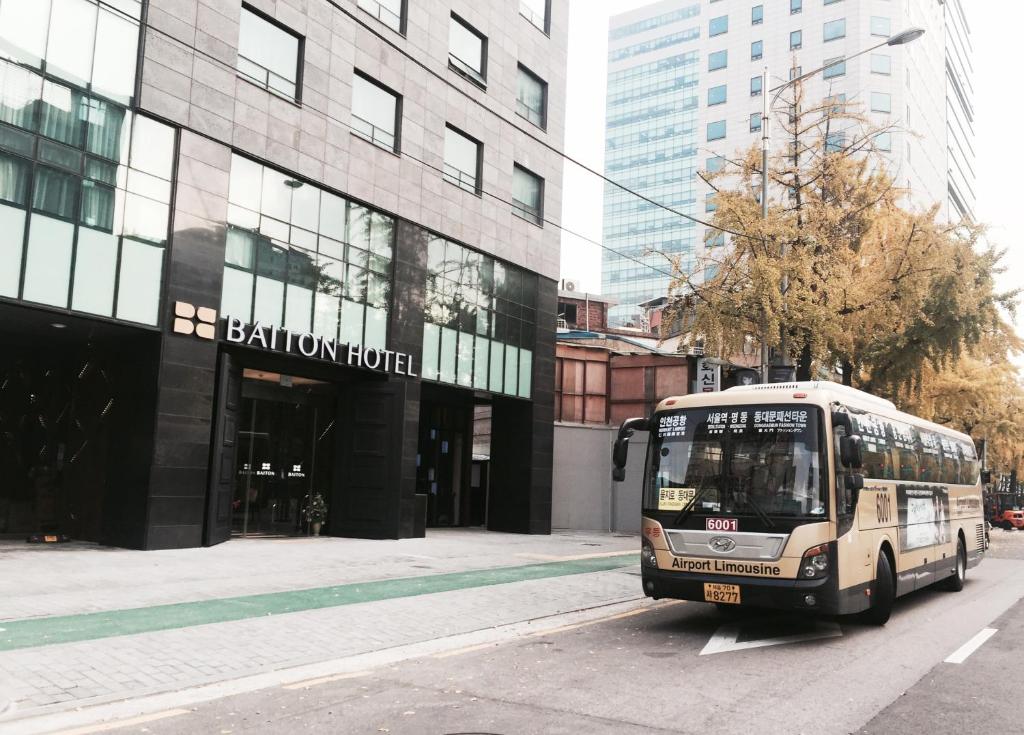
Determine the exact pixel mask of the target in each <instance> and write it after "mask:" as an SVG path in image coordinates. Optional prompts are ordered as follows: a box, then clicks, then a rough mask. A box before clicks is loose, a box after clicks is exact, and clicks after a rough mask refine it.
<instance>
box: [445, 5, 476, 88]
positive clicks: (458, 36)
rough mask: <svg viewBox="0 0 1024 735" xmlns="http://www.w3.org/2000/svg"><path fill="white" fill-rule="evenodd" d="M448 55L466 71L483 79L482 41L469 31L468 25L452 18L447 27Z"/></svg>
mask: <svg viewBox="0 0 1024 735" xmlns="http://www.w3.org/2000/svg"><path fill="white" fill-rule="evenodd" d="M449 30H450V36H449V42H450V46H449V53H450V55H451V57H452V59H453V60H455V61H457V62H461V65H462V66H464V67H466V69H467V70H468V71H471V72H474V74H475V76H477V77H479V78H480V79H483V76H484V39H483V37H482V36H480V35H478V34H477V33H475V32H474V31H473V30H471V29H470V27H469V25H468V24H466V23H464V22H463V21H461V20H459V19H458V18H456V17H455V16H452V18H451V23H450V26H449Z"/></svg>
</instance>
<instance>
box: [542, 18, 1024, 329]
mask: <svg viewBox="0 0 1024 735" xmlns="http://www.w3.org/2000/svg"><path fill="white" fill-rule="evenodd" d="M649 2H650V0H570V2H569V62H568V95H567V98H566V136H565V137H566V139H565V151H566V153H567V154H568V155H569V156H570V157H572V158H574V159H576V160H577V161H579V162H580V163H582V164H584V165H586V166H588V167H590V168H592V169H594V170H596V171H603V170H604V104H605V81H606V67H607V62H606V59H607V55H608V54H607V49H608V18H609V17H610V16H611V15H614V14H617V13H621V12H625V11H627V10H632V9H634V8H638V7H642V6H644V5H646V4H649ZM963 2H964V8H965V11H966V13H967V18H968V23H969V25H970V27H971V43H972V45H973V48H974V106H975V118H974V122H975V154H976V170H975V174H976V190H975V193H976V195H977V206H976V215H977V218H978V220H979V221H981V222H985V223H986V224H987V225H988V226H989V233H988V238H989V240H990V241H991V242H993V243H994V244H997V245H998V246H1000V247H1002V248H1005V249H1006V250H1007V254H1006V256H1005V259H1004V265H1005V267H1006V272H1005V273H1003V274H1002V275H1001V276H1000V278H999V286H1000V287H1001V288H1002V289H1005V290H1009V289H1012V288H1017V287H1024V216H1022V215H1021V214H1018V213H1017V212H1016V211H1015V210H1016V209H1018V208H1020V207H1021V204H1022V201H1021V196H1020V191H1021V190H1022V189H1024V183H1022V182H1024V145H1021V143H1020V140H1021V135H1020V130H1019V128H1020V121H1021V119H1022V117H1024V97H1022V95H1021V93H1020V91H1019V88H1018V86H1019V85H1017V83H1016V82H1015V76H1014V74H1013V73H1012V65H1011V67H1009V68H1008V66H1007V60H1008V59H1013V58H1014V57H1015V50H1016V49H1017V47H1018V46H1019V44H1020V38H1019V35H1020V28H1022V27H1024V2H1019V0H1016V1H1014V2H1007V1H1006V0H1002V1H997V0H963ZM563 191H564V192H565V193H564V196H563V203H562V226H563V228H564V229H563V233H562V278H571V279H574V280H577V281H580V282H581V286H582V288H583V289H584V290H586V291H588V292H590V293H599V292H600V290H601V247H600V245H598V244H594V242H588V240H590V241H595V242H596V243H600V241H601V208H602V192H603V185H602V181H601V180H600V179H599V178H598V177H596V176H594V175H593V174H590V173H587V172H585V171H583V170H582V169H581V168H580V167H578V166H576V165H574V164H573V163H570V162H568V161H567V162H566V164H565V177H564V188H563ZM1015 215H1016V216H1015ZM1017 331H1018V332H1019V333H1021V334H1024V314H1022V315H1021V316H1019V317H1018V318H1017Z"/></svg>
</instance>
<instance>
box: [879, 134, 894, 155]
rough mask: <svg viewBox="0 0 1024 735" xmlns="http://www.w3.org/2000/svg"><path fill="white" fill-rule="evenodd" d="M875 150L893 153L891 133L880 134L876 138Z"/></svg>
mask: <svg viewBox="0 0 1024 735" xmlns="http://www.w3.org/2000/svg"><path fill="white" fill-rule="evenodd" d="M875 148H877V149H878V150H880V151H891V150H892V135H890V134H889V133H879V134H878V135H876V136H875Z"/></svg>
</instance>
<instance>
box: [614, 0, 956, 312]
mask: <svg viewBox="0 0 1024 735" xmlns="http://www.w3.org/2000/svg"><path fill="white" fill-rule="evenodd" d="M684 18H685V19H684ZM684 26H685V28H684ZM913 27H919V28H923V29H924V30H925V34H924V36H922V37H921V38H919V39H918V40H916V41H914V42H912V43H909V44H907V45H902V46H886V45H882V46H881V47H880V48H878V49H876V50H874V51H872V52H870V53H867V54H864V55H862V56H858V57H857V58H851V59H849V61H845V59H847V57H852V56H853V55H854V54H856V53H857V52H859V51H862V50H864V49H867V48H869V47H871V46H875V45H877V44H884V42H885V40H886V39H887V38H889V37H890V36H892V35H894V34H896V33H899V32H900V31H902V30H904V29H907V28H913ZM684 38H685V39H686V40H685V41H683V39H684ZM609 39H610V40H609V68H608V74H609V77H608V120H607V123H606V124H607V134H606V171H607V174H608V176H609V177H610V178H612V179H615V180H617V181H621V182H622V183H624V184H626V185H627V186H630V188H634V189H636V190H637V191H638V192H639V193H641V194H644V195H647V196H650V198H651V199H653V200H655V201H658V202H660V203H664V204H668V205H670V206H673V207H674V208H679V209H681V210H682V211H684V212H687V213H690V214H697V215H698V216H700V217H705V218H709V217H710V216H712V215H711V213H712V210H713V203H712V202H710V201H708V200H707V197H708V194H709V193H710V188H709V187H708V186H707V185H705V184H704V183H703V182H702V181H701V180H700V178H699V177H698V176H697V175H696V171H697V170H712V169H714V168H715V167H716V166H717V165H719V162H720V157H722V156H726V155H728V156H732V155H734V154H735V153H736V152H737V151H741V150H746V149H748V148H750V147H751V146H757V145H760V137H761V131H760V125H761V122H760V116H761V109H762V97H761V95H762V94H763V93H764V90H763V89H762V74H763V72H764V68H765V66H766V65H767V66H768V69H769V74H770V78H771V84H770V86H772V87H774V86H776V85H778V84H782V83H784V82H785V81H787V80H789V79H790V78H791V77H792V76H794V75H798V74H800V73H801V72H806V71H810V70H812V69H816V68H818V67H820V66H822V65H824V64H826V63H828V62H831V61H838V62H840V63H836V64H834V65H833V66H831V67H830V68H829V69H828V70H827V71H825V72H824V73H821V74H818V75H816V76H815V77H813V78H811V79H809V80H807V81H806V82H805V84H804V93H805V98H806V99H808V100H813V99H822V100H823V99H825V98H826V97H832V96H835V97H840V98H844V99H845V101H846V102H847V104H849V105H853V106H855V107H856V108H858V109H859V110H860V111H861V112H863V113H864V114H865V115H867V116H868V117H869V118H870V119H871V120H872V121H874V122H877V123H879V124H891V125H893V126H894V129H893V131H892V132H891V133H887V134H884V135H882V136H879V138H878V139H877V140H876V147H877V148H879V149H880V150H881V151H882V152H883V155H884V157H885V160H886V165H887V167H888V170H889V173H890V175H891V176H892V177H893V179H894V180H895V181H896V183H897V184H898V185H900V186H903V187H906V188H907V189H908V190H909V192H910V200H909V203H910V205H911V206H914V207H921V208H923V207H927V206H930V205H931V204H933V203H936V202H937V203H939V204H940V205H941V207H942V212H943V215H944V216H945V217H947V218H949V219H953V220H955V219H959V218H961V217H971V216H972V213H973V208H974V189H973V187H974V172H973V166H974V152H973V143H974V141H973V129H972V118H973V89H972V84H971V74H972V71H971V48H970V31H969V27H968V25H967V21H966V17H965V15H964V11H963V7H962V5H961V2H960V0H945V1H941V0H909V2H906V3H895V2H889V1H888V0H784V1H782V0H780V1H777V2H763V3H756V2H750V1H749V0H747V1H745V2H742V3H741V2H738V0H711V1H709V0H704V1H703V2H702V3H700V5H693V4H690V3H686V2H683V1H682V0H674V1H673V2H661V3H657V4H654V5H650V6H647V7H645V8H642V9H640V10H637V11H634V12H632V13H627V14H623V15H620V16H616V17H615V18H613V19H612V22H611V30H610V34H609ZM681 44H685V48H686V49H687V50H686V52H685V53H686V54H687V55H690V54H692V55H693V56H692V57H690V56H687V58H693V57H696V61H695V62H693V63H691V64H690V65H689V66H688V76H687V77H686V78H685V79H684V78H683V76H682V75H681V74H680V75H677V76H676V77H675V78H674V79H673V81H672V82H669V81H666V80H665V77H664V76H663V72H659V69H661V68H662V66H661V65H664V64H666V63H670V62H668V61H667V60H668V59H669V58H671V57H670V54H673V53H679V50H680V49H682V48H683V47H684V46H683V45H681ZM623 77H626V78H627V79H628V84H627V85H623V81H622V80H623ZM673 83H674V84H676V85H678V91H675V89H673V92H671V93H666V94H665V96H664V97H658V96H657V95H658V94H659V92H660V91H661V90H664V89H667V88H668V87H670V86H672V85H673ZM623 86H625V89H623V88H622V87H623ZM649 96H650V97H653V99H648V97H649ZM783 104H784V100H782V99H780V101H779V103H778V105H777V107H778V106H782V105H783ZM675 106H679V107H680V108H684V107H685V108H686V112H685V113H680V114H685V115H686V122H685V124H683V125H682V126H678V127H674V128H672V129H670V130H666V126H664V125H663V124H662V123H661V122H660V120H661V118H662V116H666V115H669V114H671V113H670V112H669V110H670V109H671V108H674V107H675ZM775 119H777V118H775ZM627 131H628V132H627ZM774 131H775V133H776V134H775V136H774V138H773V145H774V146H775V149H776V150H777V149H778V148H779V147H781V146H782V145H783V143H782V142H781V139H780V136H779V135H778V131H779V127H778V125H777V124H776V125H775V127H774ZM626 146H628V148H627V147H626ZM683 161H685V165H684V164H683V163H682V162H683ZM680 176H682V177H683V178H682V179H681V180H680V178H679V177H680ZM655 191H657V192H659V194H661V196H655V195H654V194H653V192H655ZM604 221H605V245H606V246H607V247H608V248H610V249H612V250H614V251H618V253H621V255H619V254H617V253H615V252H607V251H606V254H605V261H604V268H603V287H604V289H605V291H606V293H607V294H608V295H611V296H614V297H616V298H617V299H618V300H619V302H620V305H619V306H618V307H617V312H616V314H615V315H614V316H615V317H617V318H618V319H630V318H632V319H635V318H636V316H637V315H638V313H639V309H638V308H637V306H636V305H637V304H638V303H640V302H642V301H643V300H644V299H646V298H651V297H653V296H656V295H663V294H664V293H665V291H666V289H667V286H668V278H667V276H664V275H661V274H659V273H657V272H656V271H654V270H653V269H652V268H647V267H645V266H642V265H640V264H637V263H633V262H632V261H630V260H628V259H627V257H626V256H633V255H636V254H637V253H638V252H643V251H645V250H646V249H656V250H663V251H665V252H668V253H675V252H679V251H678V250H677V248H679V239H677V238H676V237H675V236H674V234H673V235H668V234H663V233H675V232H685V233H686V235H685V238H683V240H682V241H683V242H684V243H685V244H684V245H683V253H684V257H683V263H684V265H685V264H686V263H687V262H688V261H692V259H693V257H694V256H695V255H696V254H698V253H699V249H700V248H702V247H703V228H702V227H696V228H695V227H692V226H691V224H690V223H688V222H687V221H686V220H685V219H684V218H683V217H680V216H678V215H673V214H672V213H669V212H666V211H664V210H659V209H657V208H655V207H654V206H652V205H650V204H649V203H646V202H643V201H642V200H640V199H638V198H637V197H635V196H632V195H629V194H627V193H625V192H622V191H621V190H619V191H616V189H615V188H614V187H612V186H610V185H609V186H608V187H607V189H606V195H605V214H604ZM646 260H649V262H650V263H652V264H657V263H658V262H659V261H658V259H653V258H648V259H646ZM660 260H661V262H663V259H660ZM656 267H659V268H663V266H656ZM622 274H626V275H622Z"/></svg>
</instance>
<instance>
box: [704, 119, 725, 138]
mask: <svg viewBox="0 0 1024 735" xmlns="http://www.w3.org/2000/svg"><path fill="white" fill-rule="evenodd" d="M724 137H725V120H716V121H715V122H709V123H708V140H709V141H712V140H721V139H722V138H724Z"/></svg>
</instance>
